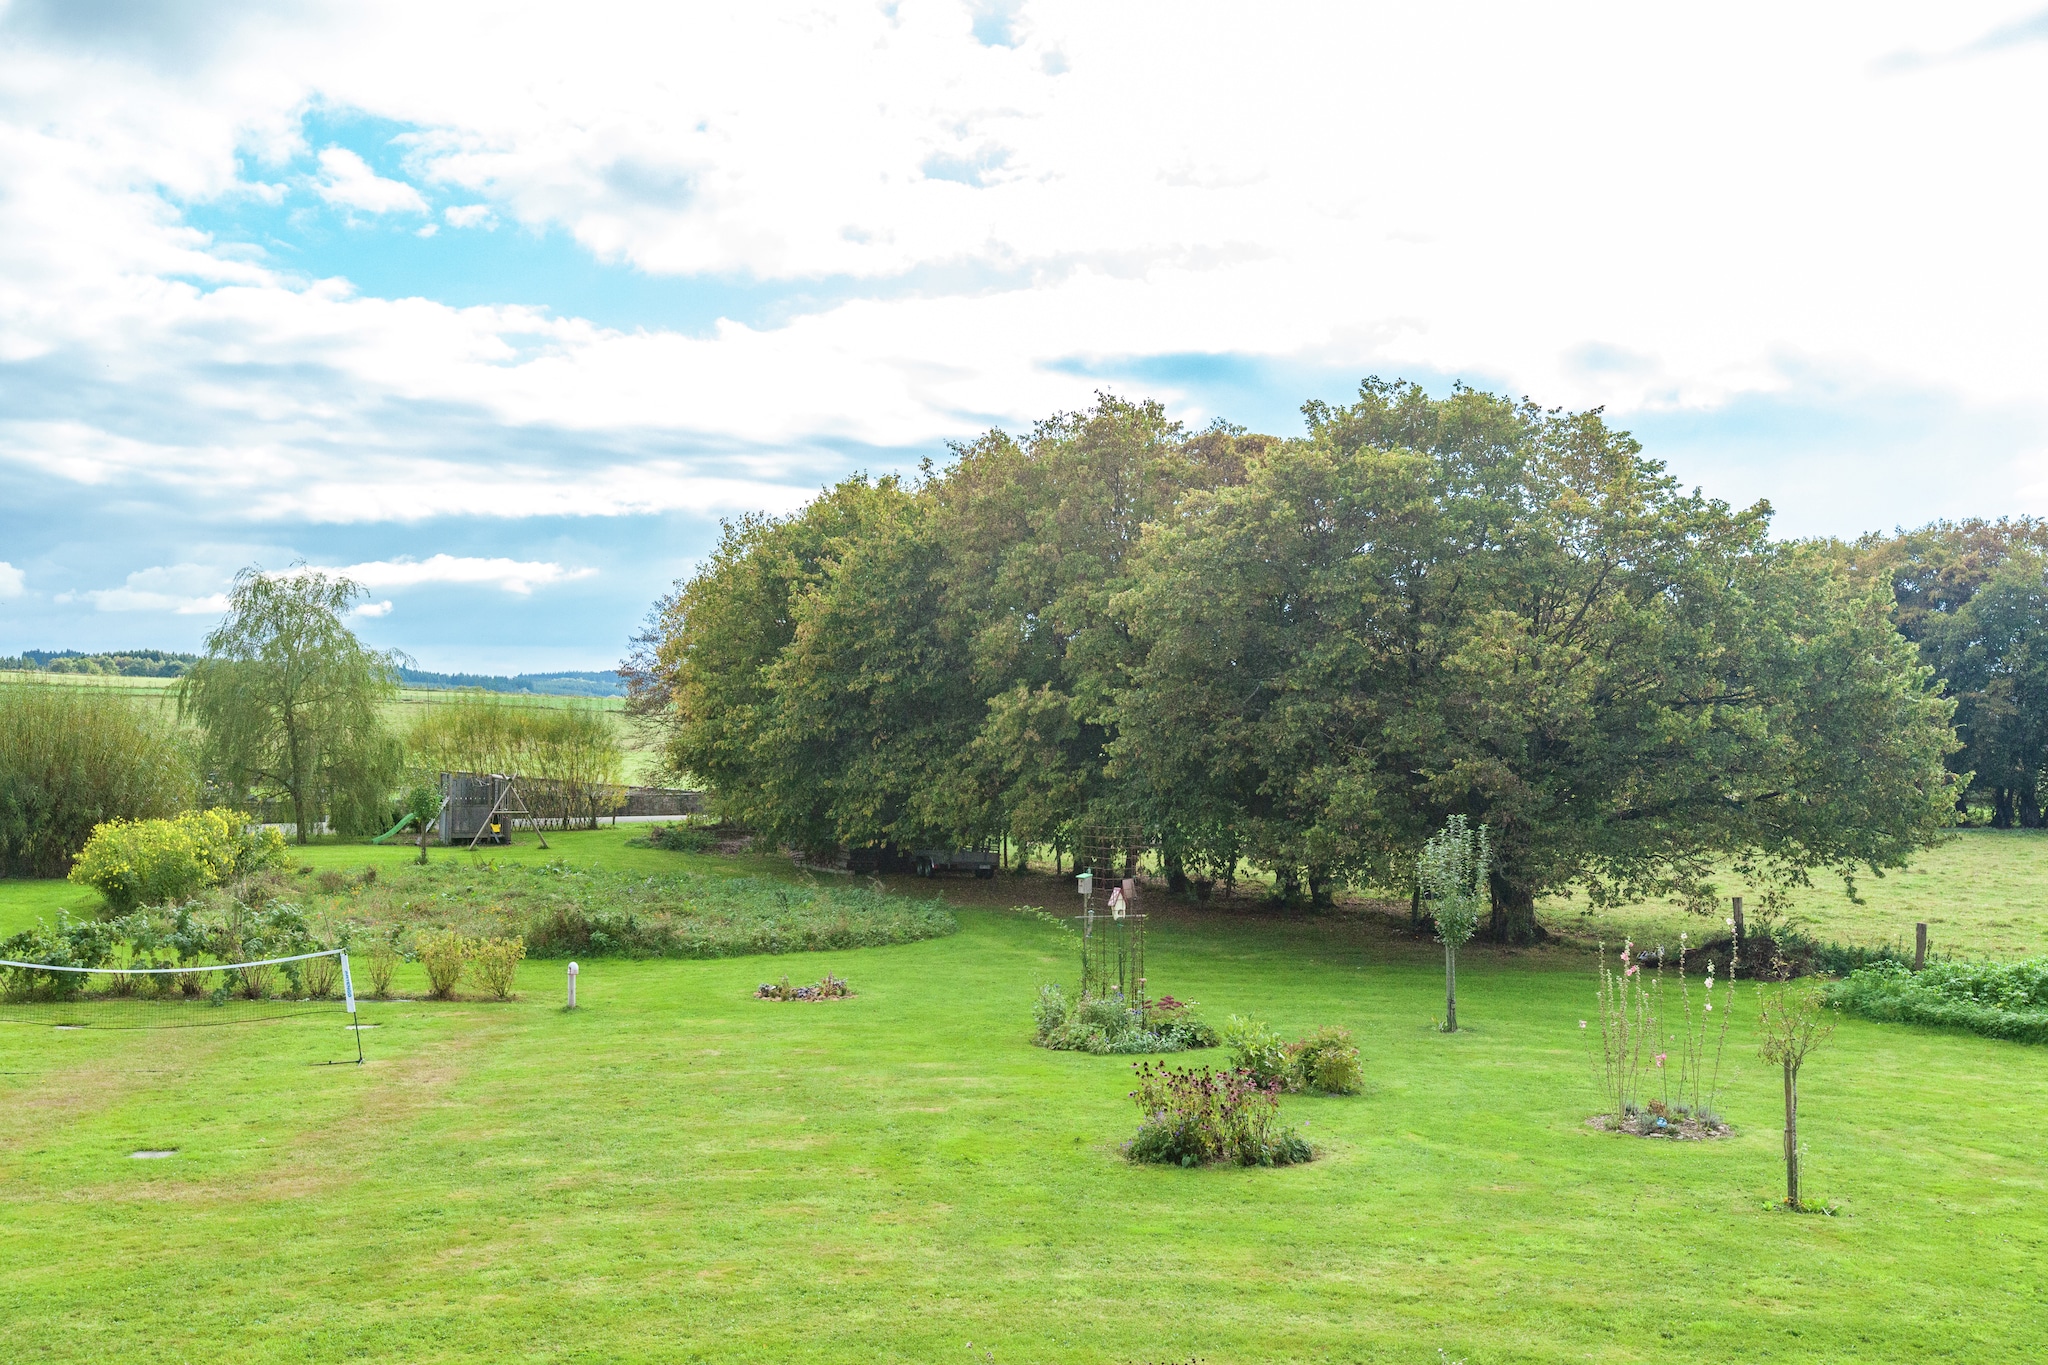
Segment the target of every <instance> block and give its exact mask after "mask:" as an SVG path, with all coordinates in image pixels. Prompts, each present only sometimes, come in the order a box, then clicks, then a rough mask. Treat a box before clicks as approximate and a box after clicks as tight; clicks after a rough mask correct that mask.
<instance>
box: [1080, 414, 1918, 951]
mask: <svg viewBox="0 0 2048 1365" xmlns="http://www.w3.org/2000/svg"><path fill="white" fill-rule="evenodd" d="M1309 416H1310V425H1311V436H1310V439H1308V440H1305V441H1298V442H1290V443H1288V444H1287V445H1285V446H1282V447H1280V448H1278V449H1276V450H1274V451H1273V452H1271V453H1270V454H1269V455H1268V456H1266V457H1265V458H1262V459H1261V460H1259V461H1257V462H1255V464H1254V465H1253V466H1252V468H1251V470H1250V472H1249V475H1248V477H1247V479H1246V481H1245V483H1244V484H1243V485H1241V486H1238V487H1233V488H1228V489H1224V490H1222V491H1219V492H1217V493H1214V494H1213V495H1200V496H1195V497H1192V498H1190V499H1188V500H1187V503H1186V504H1185V506H1184V507H1183V508H1182V509H1181V510H1180V513H1179V515H1178V517H1177V518H1176V520H1175V521H1173V522H1172V523H1171V524H1168V525H1164V526H1162V527H1160V528H1159V529H1158V531H1157V533H1156V534H1155V536H1154V537H1153V538H1152V541H1151V543H1150V545H1149V547H1148V548H1149V554H1148V557H1147V570H1146V572H1145V573H1144V575H1143V576H1142V580H1143V581H1142V582H1141V584H1140V586H1139V587H1138V588H1136V589H1135V590H1134V592H1133V598H1132V619H1133V621H1134V624H1135V629H1136V631H1137V633H1138V635H1139V637H1140V638H1141V640H1142V641H1143V643H1144V645H1145V651H1144V662H1143V664H1142V665H1141V666H1140V667H1139V668H1138V669H1136V670H1135V671H1134V673H1133V676H1132V679H1131V685H1130V686H1129V687H1128V688H1127V689H1126V690H1125V691H1124V692H1123V693H1122V694H1121V696H1120V698H1119V700H1118V704H1117V718H1118V722H1119V726H1120V735H1119V740H1118V752H1119V754H1120V756H1121V757H1122V758H1123V760H1124V762H1125V764H1126V766H1127V768H1128V770H1129V771H1130V772H1131V773H1132V774H1133V775H1134V776H1135V775H1138V774H1143V776H1144V779H1145V781H1146V783H1147V785H1148V786H1149V787H1150V788H1151V789H1152V790H1153V791H1155V792H1158V793H1161V794H1162V797H1163V799H1170V800H1173V801H1176V802H1181V803H1191V804H1192V803H1200V804H1202V805H1204V806H1206V807H1207V808H1209V809H1219V808H1220V809H1235V810H1237V811H1238V812H1240V813H1241V820H1242V824H1243V828H1244V830H1245V833H1246V839H1247V842H1248V844H1249V846H1250V849H1251V856H1252V857H1253V859H1254V860H1255V861H1257V862H1260V863H1262V864H1263V865H1265V866H1268V867H1270V868H1272V869H1273V870H1274V871H1275V873H1276V875H1278V876H1279V877H1281V879H1282V880H1283V882H1284V881H1285V880H1286V879H1287V878H1288V877H1289V876H1290V875H1292V876H1294V877H1296V878H1298V879H1299V880H1300V881H1301V882H1304V883H1306V885H1307V889H1308V890H1309V891H1310V893H1311V894H1321V893H1322V892H1323V891H1324V889H1325V888H1326V887H1328V886H1329V885H1331V884H1332V883H1333V882H1335V881H1341V880H1354V879H1358V878H1362V877H1366V876H1371V875H1374V874H1375V873H1376V872H1377V871H1378V870H1379V869H1380V868H1382V867H1384V866H1386V865H1388V864H1389V863H1390V862H1395V861H1397V860H1398V861H1399V862H1407V861H1411V860H1412V859H1413V857H1414V854H1415V851H1417V850H1419V848H1420V847H1421V845H1422V843H1423V841H1424V840H1425V839H1426V838H1427V837H1428V835H1429V833H1430V832H1431V831H1432V830H1433V829H1435V828H1436V827H1438V826H1439V825H1440V824H1441V823H1442V821H1443V820H1444V819H1445V818H1446V817H1447V816H1449V815H1452V814H1466V815H1468V816H1470V817H1471V818H1472V819H1474V820H1476V821H1483V822H1484V823H1485V824H1486V826H1487V827H1488V829H1489V831H1490V833H1491V837H1492V842H1493V853H1494V858H1493V864H1492V869H1491V884H1492V902H1493V909H1492V916H1491V921H1490V924H1489V926H1488V932H1489V934H1490V936H1491V937H1493V938H1495V939H1497V940H1502V941H1508V942H1525V941H1528V940H1530V939H1532V938H1534V937H1536V936H1537V934H1538V933H1539V931H1538V929H1537V926H1536V922H1535V913H1534V906H1535V900H1536V898H1537V897H1538V896H1539V895H1542V894H1544V893H1546V892H1550V891H1555V890H1559V889H1563V888H1565V887H1567V886H1570V885H1573V884H1575V883H1577V884H1582V885H1584V886H1586V887H1588V888H1589V889H1590V891H1591V893H1592V894H1593V895H1595V896H1596V897H1608V896H1616V895H1626V896H1635V895H1643V894H1650V893H1664V894H1670V893H1674V892H1676V893H1679V894H1685V895H1690V896H1692V897H1694V898H1703V897H1704V896H1706V895H1708V894H1710V892H1711V887H1710V885H1709V884H1708V882H1707V880H1706V878H1707V873H1708V870H1709V869H1710V867H1712V866H1713V865H1714V864H1715V863H1716V862H1717V861H1720V860H1724V859H1734V860H1736V862H1737V865H1738V867H1739V868H1740V870H1741V871H1742V872H1743V873H1744V874H1745V875H1748V876H1752V877H1756V878H1758V879H1763V880H1769V879H1771V878H1777V879H1780V880H1784V881H1793V882H1797V881H1800V880H1803V879H1804V878H1805V876H1806V874H1807V873H1808V871H1809V870H1810V869H1813V868H1817V867H1826V868H1829V869H1831V870H1833V871H1835V872H1838V873H1840V874H1842V875H1843V876H1844V877H1853V876H1854V875H1855V873H1856V872H1857V871H1858V870H1860V869H1866V868H1869V869H1880V870H1881V869H1883V868H1886V867H1892V866H1897V865H1899V864H1900V863H1901V862H1902V861H1903V860H1904V859H1905V857H1906V856H1907V855H1908V854H1909V853H1910V852H1911V851H1912V850H1913V849H1915V848H1916V847H1918V846H1920V845H1921V844H1923V843H1925V842H1927V841H1928V840H1930V839H1931V838H1933V837H1935V836H1936V833H1937V831H1938V829H1939V828H1940V826H1941V825H1942V824H1943V822H1944V821H1945V819H1946V806H1947V803H1948V800H1949V788H1950V782H1949V779H1948V777H1947V775H1946V774H1945V772H1944V770H1943V767H1942V762H1941V760H1942V756H1943V754H1944V753H1945V752H1946V751H1947V749H1948V748H1950V747H1951V746H1952V744H1953V741H1952V739H1951V737H1950V736H1951V732H1950V730H1949V725H1948V719H1949V712H1950V710H1951V704H1950V703H1948V702H1946V701H1944V700H1942V699H1940V698H1939V697H1937V696H1935V695H1933V694H1932V693H1931V691H1930V690H1929V687H1928V685H1927V680H1926V676H1925V670H1923V669H1921V668H1920V667H1918V666H1917V664H1916V662H1915V660H1914V658H1913V653H1912V650H1911V648H1910V647H1909V646H1908V645H1906V644H1905V642H1904V641H1902V640H1900V639H1899V637H1898V635H1897V634H1896V632H1895V631H1893V629H1892V627H1891V624H1890V621H1889V619H1888V616H1887V609H1888V606H1889V603H1888V602H1887V601H1886V600H1884V597H1883V595H1882V594H1879V593H1876V592H1872V591H1869V590H1867V589H1863V588H1859V587H1858V586H1857V584H1856V582H1855V581H1854V580H1853V579H1852V578H1851V576H1850V575H1849V574H1848V573H1847V572H1846V571H1844V570H1842V569H1841V568H1840V566H1839V565H1837V564H1836V563H1835V562H1834V561H1832V560H1830V559H1829V558H1828V557H1827V556H1825V555H1823V554H1820V553H1817V552H1813V551H1810V550H1808V549H1806V548H1805V547H1801V546H1797V545H1793V546H1786V545H1781V544H1775V543H1773V542H1771V541H1770V540H1769V539H1768V538H1767V535H1766V529H1767V516H1768V509H1767V508H1765V507H1763V506H1758V507H1755V508H1751V509H1748V510H1746V511H1740V512H1737V511H1731V510H1730V509H1729V508H1727V507H1726V506H1725V505H1723V504H1721V503H1718V502H1714V501H1712V500H1709V499H1705V498H1702V497H1701V496H1699V495H1698V494H1697V493H1693V494H1690V495H1688V494H1684V493H1682V492H1680V490H1679V489H1678V488H1677V487H1676V486H1675V484H1674V482H1673V481H1672V480H1671V479H1670V478H1668V477H1667V476H1665V475H1664V474H1663V472H1662V470H1661V468H1660V467H1659V466H1657V465H1656V464H1654V463H1653V462H1651V461H1648V460H1645V459H1643V458H1642V457H1641V456H1640V454H1639V453H1638V449H1637V447H1636V445H1635V443H1634V442H1633V441H1630V440H1629V439H1628V438H1627V437H1626V436H1624V435H1621V434H1619V433H1615V432H1612V431H1610V430H1609V429H1608V428H1607V427H1606V426H1605V425H1604V423H1602V422H1601V420H1600V418H1599V416H1598V414H1595V413H1582V414H1561V413H1556V412H1548V411H1543V410H1539V409H1536V408H1534V407H1532V406H1529V405H1514V404H1510V403H1508V402H1506V401H1504V400H1501V399H1497V398H1494V397H1491V396H1489V395H1485V394H1479V393H1473V392H1470V391H1460V392H1458V393H1456V394H1454V395H1453V396H1452V397H1450V398H1449V399H1446V400H1444V401H1442V402H1436V401H1432V400H1430V399H1429V398H1428V397H1427V396H1426V395H1424V394H1423V393H1422V392H1421V391H1420V390H1419V389H1416V388H1413V387H1400V386H1394V385H1385V384H1377V383H1368V384H1367V385H1366V386H1365V387H1364V389H1363V390H1362V392H1361V396H1360V401H1359V402H1358V403H1357V404H1356V405H1354V406H1353V407H1350V408H1348V409H1342V410H1336V409H1327V408H1321V407H1317V406H1314V405H1311V407H1310V410H1309Z"/></svg>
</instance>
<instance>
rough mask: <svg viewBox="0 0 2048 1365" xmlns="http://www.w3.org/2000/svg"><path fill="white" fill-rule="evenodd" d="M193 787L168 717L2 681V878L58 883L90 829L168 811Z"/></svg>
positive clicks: (113, 697)
mask: <svg viewBox="0 0 2048 1365" xmlns="http://www.w3.org/2000/svg"><path fill="white" fill-rule="evenodd" d="M197 789H198V784H197V782H196V780H195V777H194V774H193V768H192V762H191V758H190V756H189V755H188V753H187V752H186V749H185V746H184V743H183V741H182V740H181V739H180V737H179V735H178V732H177V731H176V729H175V728H174V727H173V726H172V724H171V723H170V721H169V719H168V718H167V717H165V716H163V715H161V714H159V713H157V712H155V711H151V710H149V709H147V708H145V707H143V706H141V705H140V704H138V703H136V702H134V701H131V700H130V699H129V698H127V697H124V696H121V695H119V694H116V693H112V692H108V691H105V690H103V689H100V688H84V687H72V686H64V685H52V684H47V683H9V684H0V876H5V877H61V876H63V875H64V874H65V872H67V871H68V870H69V869H70V867H71V862H72V859H73V858H74V857H75V856H76V855H77V853H78V851H79V850H80V849H82V848H84V847H85V845H86V841H87V840H88V839H90V838H91V837H92V832H93V828H94V826H96V825H98V824H100V823H102V822H104V821H106V820H108V819H126V820H147V819H153V818H157V817H161V816H167V815H172V814H175V813H176V812H178V811H179V810H181V809H183V808H184V807H185V806H186V805H188V804H190V802H191V801H192V799H193V797H194V796H195V795H196V793H197Z"/></svg>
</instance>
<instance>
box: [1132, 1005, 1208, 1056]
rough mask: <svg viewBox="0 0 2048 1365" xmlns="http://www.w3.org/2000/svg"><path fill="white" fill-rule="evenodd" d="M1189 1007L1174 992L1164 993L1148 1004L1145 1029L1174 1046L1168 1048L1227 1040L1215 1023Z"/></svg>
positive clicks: (1183, 1049) (1179, 1049)
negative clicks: (1208, 1022) (1205, 1021)
mask: <svg viewBox="0 0 2048 1365" xmlns="http://www.w3.org/2000/svg"><path fill="white" fill-rule="evenodd" d="M1188 1010H1189V1005H1188V1003H1187V1002H1185V1001H1181V1000H1176V999H1174V998H1173V997H1172V996H1170V995H1162V996H1160V997H1159V998H1158V999H1157V1000H1153V1001H1149V1002H1147V1004H1146V1005H1145V1017H1144V1025H1145V1030H1146V1031H1147V1032H1148V1033H1155V1034H1157V1035H1159V1038H1160V1039H1161V1041H1163V1042H1166V1043H1168V1044H1170V1045H1171V1046H1169V1047H1167V1048H1165V1049H1163V1050H1164V1051H1168V1052H1186V1051H1191V1050H1193V1049H1195V1048H1204V1047H1215V1046H1216V1045H1217V1044H1219V1043H1221V1042H1222V1041H1223V1040H1222V1038H1221V1036H1220V1035H1218V1034H1217V1032H1216V1030H1215V1028H1214V1027H1213V1026H1211V1025H1209V1024H1207V1023H1204V1022H1203V1021H1202V1020H1200V1019H1197V1018H1196V1017H1195V1016H1194V1015H1192V1014H1190V1013H1188Z"/></svg>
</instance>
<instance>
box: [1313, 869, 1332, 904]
mask: <svg viewBox="0 0 2048 1365" xmlns="http://www.w3.org/2000/svg"><path fill="white" fill-rule="evenodd" d="M1308 903H1309V904H1310V905H1313V906H1317V907H1320V908H1324V909H1327V908H1328V907H1330V906H1332V905H1335V904H1336V903H1337V895H1336V891H1335V889H1334V888H1333V887H1332V886H1331V884H1330V874H1329V872H1328V871H1326V870H1325V869H1322V868H1316V867H1312V868H1310V869H1309V870H1308Z"/></svg>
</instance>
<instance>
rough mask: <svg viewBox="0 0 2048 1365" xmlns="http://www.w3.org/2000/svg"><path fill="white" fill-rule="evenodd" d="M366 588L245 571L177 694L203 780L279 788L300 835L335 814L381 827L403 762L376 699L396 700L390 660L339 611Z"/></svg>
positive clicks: (308, 573)
mask: <svg viewBox="0 0 2048 1365" xmlns="http://www.w3.org/2000/svg"><path fill="white" fill-rule="evenodd" d="M361 596H363V589H362V588H361V587H360V586H358V585H357V584H356V583H354V582H352V581H350V580H349V579H347V578H341V577H336V576H331V575H328V574H324V573H320V572H317V571H315V570H310V569H304V568H298V569H292V570H288V571H286V572H284V573H279V574H266V573H264V572H262V571H261V570H260V569H245V570H243V571H242V572H241V573H240V574H238V575H237V576H236V578H235V587H234V592H233V594H232V595H231V596H230V598H229V601H228V614H227V616H226V618H225V619H223V620H222V621H221V623H220V625H219V626H218V627H216V628H215V630H214V631H213V633H212V634H210V635H208V636H207V637H206V657H205V658H204V659H202V660H201V661H200V662H198V663H197V664H194V665H193V666H192V668H191V670H190V671H189V672H188V673H187V674H186V675H185V678H184V680H183V682H182V683H181V684H180V685H179V690H178V707H179V711H180V713H181V714H183V715H187V716H190V717H191V718H192V719H194V720H195V721H197V722H198V724H199V727H200V729H201V731H202V733H203V734H204V736H205V740H204V745H203V748H202V760H203V766H204V767H205V769H206V771H207V773H208V775H209V777H210V779H211V780H213V781H214V782H216V783H218V784H219V785H221V786H223V787H225V788H227V789H228V791H229V792H230V793H231V794H232V795H233V796H235V797H245V796H247V795H248V794H250V793H252V792H261V791H264V790H274V791H276V792H279V793H282V794H283V795H284V797H285V798H286V799H288V800H289V801H290V802H291V806H292V817H293V819H294V820H295V821H296V822H297V824H298V837H299V842H300V843H305V842H307V840H308V838H309V837H310V835H311V832H312V829H313V826H314V824H315V823H316V822H317V821H318V820H319V819H320V818H321V817H322V815H323V814H328V815H331V816H332V818H333V819H334V822H335V824H336V825H337V826H340V827H343V828H346V829H355V830H363V829H375V828H380V827H381V824H380V821H381V819H382V818H383V817H384V816H385V815H386V812H387V810H388V804H389V803H388V795H389V792H390V790H391V788H392V786H393V784H394V783H395V781H396V780H397V777H398V773H399V768H400V752H399V746H398V744H397V742H396V740H394V739H393V738H392V737H391V735H390V734H389V732H388V731H387V730H386V729H385V727H384V724H383V722H382V719H381V717H380V715H379V707H381V706H382V705H383V704H384V703H386V702H388V701H391V700H392V699H394V698H395V697H396V696H397V690H398V689H397V682H396V667H397V665H396V662H395V660H394V659H393V658H392V656H390V655H386V654H382V653H379V652H377V651H376V650H372V649H369V648H367V647H366V646H364V645H363V643H362V642H361V641H360V640H358V639H357V638H356V636H355V633H354V632H353V631H351V630H350V629H349V628H348V626H347V624H346V623H345V622H344V620H343V617H344V616H345V615H346V613H347V612H348V609H349V607H350V606H351V605H352V604H353V603H354V602H355V601H356V599H358V598H360V597H361Z"/></svg>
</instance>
